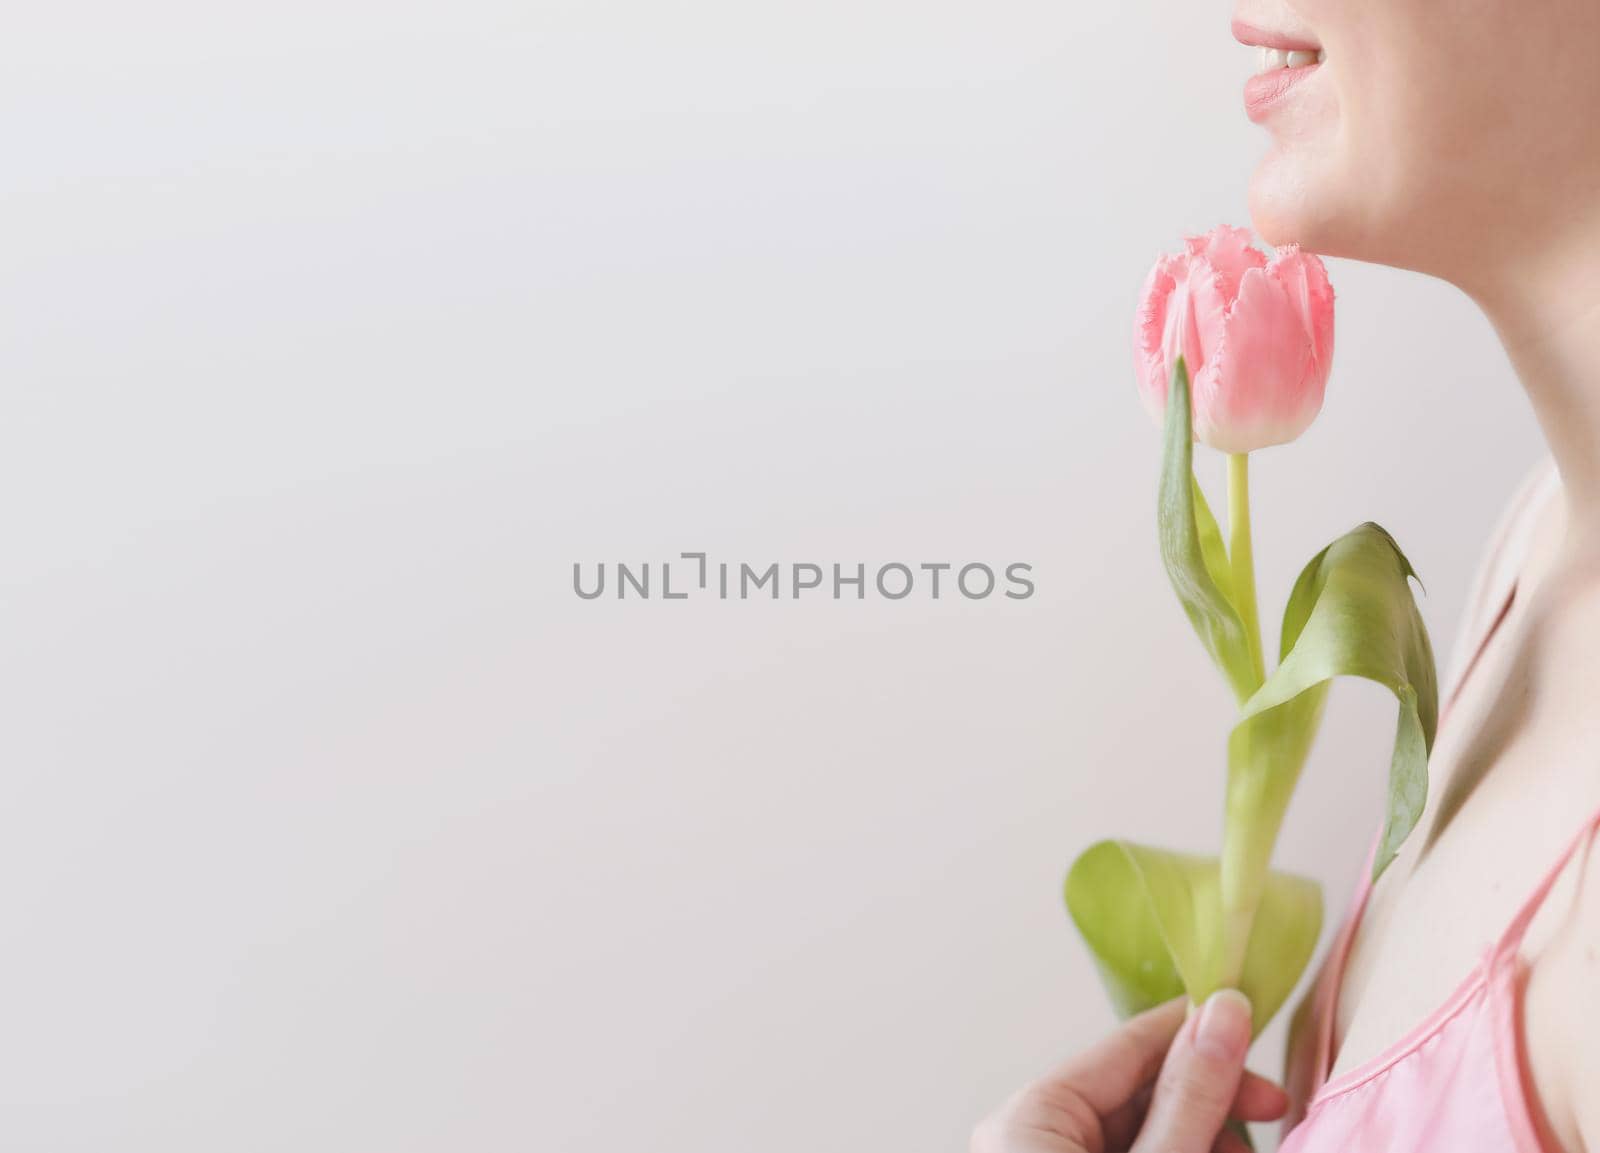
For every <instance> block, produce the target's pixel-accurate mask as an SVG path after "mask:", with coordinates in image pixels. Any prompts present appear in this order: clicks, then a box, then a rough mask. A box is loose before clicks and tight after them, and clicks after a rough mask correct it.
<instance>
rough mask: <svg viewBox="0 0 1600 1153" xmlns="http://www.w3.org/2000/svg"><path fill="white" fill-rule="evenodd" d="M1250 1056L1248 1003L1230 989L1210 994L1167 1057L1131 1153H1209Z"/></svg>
mask: <svg viewBox="0 0 1600 1153" xmlns="http://www.w3.org/2000/svg"><path fill="white" fill-rule="evenodd" d="M1249 1050H1250V1002H1249V1000H1247V999H1246V998H1245V995H1244V994H1243V993H1239V992H1235V991H1234V990H1232V989H1224V990H1222V991H1221V992H1219V993H1213V994H1212V995H1211V997H1210V998H1209V999H1208V1000H1207V1001H1206V1003H1205V1005H1204V1006H1202V1007H1201V1009H1200V1010H1199V1012H1197V1013H1195V1014H1193V1015H1192V1016H1191V1018H1190V1019H1189V1021H1188V1022H1186V1023H1185V1024H1184V1026H1183V1028H1182V1029H1180V1030H1178V1035H1177V1037H1176V1038H1175V1039H1174V1040H1173V1042H1172V1048H1171V1049H1169V1050H1168V1051H1167V1058H1166V1061H1165V1062H1164V1063H1163V1064H1162V1066H1161V1075H1160V1077H1158V1078H1157V1079H1156V1089H1155V1095H1154V1096H1153V1097H1152V1098H1151V1101H1150V1112H1149V1114H1148V1115H1147V1116H1146V1118H1145V1123H1144V1128H1143V1129H1141V1130H1140V1131H1139V1139H1138V1140H1137V1141H1136V1142H1134V1145H1133V1153H1209V1150H1210V1149H1211V1146H1212V1143H1213V1142H1215V1141H1216V1139H1217V1133H1218V1132H1219V1131H1220V1130H1221V1129H1222V1126H1223V1124H1224V1123H1225V1122H1226V1121H1227V1119H1228V1110H1229V1109H1230V1108H1231V1107H1232V1105H1233V1099H1234V1096H1235V1095H1236V1094H1237V1093H1238V1092H1239V1079H1240V1078H1241V1077H1243V1076H1244V1058H1245V1054H1246V1053H1247V1052H1249Z"/></svg>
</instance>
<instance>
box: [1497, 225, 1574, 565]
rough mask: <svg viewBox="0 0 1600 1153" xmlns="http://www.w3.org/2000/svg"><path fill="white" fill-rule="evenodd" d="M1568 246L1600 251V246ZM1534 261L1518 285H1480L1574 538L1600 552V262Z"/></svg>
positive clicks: (1570, 543) (1571, 546)
mask: <svg viewBox="0 0 1600 1153" xmlns="http://www.w3.org/2000/svg"><path fill="white" fill-rule="evenodd" d="M1566 251H1569V252H1571V251H1588V252H1600V245H1595V246H1588V245H1585V246H1582V247H1581V248H1578V247H1574V248H1568V249H1566ZM1551 264H1552V266H1551V267H1546V268H1545V269H1544V270H1543V272H1542V274H1541V270H1540V268H1539V266H1538V263H1537V262H1535V261H1532V260H1527V261H1525V262H1523V263H1522V264H1521V266H1520V267H1519V268H1517V269H1516V270H1515V271H1516V273H1517V274H1518V275H1517V276H1516V277H1515V279H1514V282H1513V283H1507V284H1505V285H1503V286H1500V288H1499V290H1491V291H1474V292H1471V295H1472V296H1473V298H1474V299H1475V300H1476V301H1477V302H1478V304H1479V306H1480V307H1482V308H1483V310H1484V312H1485V313H1486V314H1487V315H1488V317H1489V319H1490V321H1491V322H1492V323H1493V324H1494V326H1495V329H1496V331H1497V332H1498V333H1499V335H1500V339H1501V342H1502V343H1503V344H1504V345H1505V349H1506V354H1507V355H1508V356H1509V357H1510V359H1511V367H1512V368H1513V370H1514V371H1515V372H1516V374H1517V378H1518V380H1519V381H1520V382H1521V384H1522V388H1523V391H1524V392H1526V393H1527V395H1528V400H1529V402H1530V403H1531V404H1532V405H1533V411H1534V416H1535V418H1536V419H1537V420H1538V422H1539V427H1540V428H1541V429H1542V430H1543V432H1544V438H1545V442H1546V443H1547V444H1548V445H1549V447H1550V453H1551V455H1552V456H1553V457H1554V458H1555V463H1556V468H1557V470H1558V471H1559V472H1560V474H1561V483H1562V488H1563V490H1564V492H1565V496H1566V506H1567V507H1566V537H1567V540H1566V544H1567V547H1568V548H1569V549H1572V550H1574V551H1576V552H1577V553H1579V554H1588V555H1593V554H1594V553H1596V552H1600V260H1595V261H1591V262H1589V264H1588V266H1587V267H1585V266H1583V265H1581V264H1578V263H1575V262H1571V261H1555V262H1551Z"/></svg>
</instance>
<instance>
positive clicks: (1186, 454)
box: [1156, 356, 1256, 701]
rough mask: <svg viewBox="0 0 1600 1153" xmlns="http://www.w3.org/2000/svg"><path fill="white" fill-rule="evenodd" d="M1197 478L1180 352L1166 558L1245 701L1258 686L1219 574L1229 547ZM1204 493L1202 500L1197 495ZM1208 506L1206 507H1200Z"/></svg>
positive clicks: (1164, 470)
mask: <svg viewBox="0 0 1600 1153" xmlns="http://www.w3.org/2000/svg"><path fill="white" fill-rule="evenodd" d="M1199 493H1200V489H1199V485H1198V484H1196V483H1195V479H1194V434H1193V431H1192V425H1191V421H1190V411H1189V370H1188V369H1187V368H1186V367H1185V366H1184V363H1183V358H1182V357H1181V356H1180V357H1179V358H1178V360H1177V363H1176V364H1174V365H1173V367H1172V382H1171V385H1170V387H1169V388H1168V389H1167V413H1166V420H1165V424H1164V426H1163V448H1162V460H1161V486H1160V493H1159V498H1158V503H1157V508H1156V525H1157V529H1158V533H1159V536H1160V540H1161V560H1162V562H1163V563H1164V564H1165V565H1166V567H1167V578H1168V579H1169V580H1170V581H1171V582H1172V590H1173V591H1174V592H1175V593H1177V594H1178V602H1179V603H1180V604H1181V605H1183V611H1184V612H1185V613H1186V614H1187V615H1188V617H1189V623H1190V624H1192V625H1193V626H1194V631H1195V632H1196V633H1197V634H1199V637H1200V642H1201V643H1202V644H1203V645H1205V647H1206V652H1208V653H1210V654H1211V659H1212V661H1213V662H1214V663H1215V664H1216V666H1217V667H1218V668H1219V669H1221V670H1222V674H1223V676H1225V677H1227V678H1228V684H1229V685H1230V686H1231V687H1232V689H1233V693H1234V696H1235V697H1237V698H1238V699H1239V700H1241V701H1243V700H1245V699H1246V698H1247V697H1249V695H1250V693H1251V692H1252V691H1253V690H1254V689H1255V687H1256V686H1255V678H1254V674H1253V669H1252V665H1251V661H1250V650H1249V642H1248V641H1247V640H1246V639H1245V630H1244V623H1243V621H1241V620H1240V618H1239V613H1238V611H1237V610H1236V609H1235V608H1234V607H1233V603H1232V601H1230V600H1229V598H1228V594H1227V593H1226V591H1225V589H1226V588H1227V586H1228V581H1227V580H1226V578H1224V579H1223V580H1221V581H1220V582H1219V580H1218V579H1217V576H1216V575H1215V574H1216V572H1217V571H1218V570H1217V567H1216V566H1217V565H1218V563H1219V560H1220V562H1221V566H1222V567H1221V570H1220V571H1223V572H1226V569H1227V562H1226V553H1225V552H1224V550H1223V547H1222V534H1221V533H1220V532H1219V531H1218V529H1217V522H1216V519H1215V518H1214V517H1213V516H1212V515H1211V510H1210V509H1209V508H1207V507H1205V498H1204V497H1203V496H1200V495H1199ZM1197 497H1198V498H1199V499H1198V500H1197V499H1196V498H1197ZM1202 508H1203V509H1204V511H1203V512H1201V511H1200V510H1201V509H1202Z"/></svg>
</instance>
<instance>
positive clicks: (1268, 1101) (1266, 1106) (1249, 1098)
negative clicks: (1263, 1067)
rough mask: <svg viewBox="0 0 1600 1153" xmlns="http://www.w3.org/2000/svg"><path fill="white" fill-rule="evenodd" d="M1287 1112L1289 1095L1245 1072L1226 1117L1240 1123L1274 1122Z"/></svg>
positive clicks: (1255, 1075) (1257, 1076)
mask: <svg viewBox="0 0 1600 1153" xmlns="http://www.w3.org/2000/svg"><path fill="white" fill-rule="evenodd" d="M1288 1111H1289V1094H1287V1093H1285V1092H1284V1091H1283V1090H1282V1089H1280V1088H1279V1087H1278V1086H1277V1085H1275V1084H1274V1083H1273V1082H1271V1081H1268V1080H1267V1079H1266V1078H1265V1077H1262V1076H1260V1075H1258V1074H1255V1073H1252V1072H1250V1071H1249V1070H1248V1069H1246V1070H1245V1074H1244V1076H1243V1077H1242V1078H1241V1079H1240V1081H1239V1092H1238V1093H1236V1094H1235V1095H1234V1098H1233V1109H1232V1110H1231V1111H1230V1112H1229V1114H1228V1116H1230V1117H1234V1118H1236V1119H1238V1120H1240V1121H1276V1120H1278V1119H1279V1118H1281V1117H1282V1116H1283V1115H1284V1114H1285V1113H1287V1112H1288Z"/></svg>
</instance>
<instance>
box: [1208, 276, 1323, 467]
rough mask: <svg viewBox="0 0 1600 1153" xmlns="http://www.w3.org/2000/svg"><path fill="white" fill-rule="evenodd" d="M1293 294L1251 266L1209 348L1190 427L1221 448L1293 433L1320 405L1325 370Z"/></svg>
mask: <svg viewBox="0 0 1600 1153" xmlns="http://www.w3.org/2000/svg"><path fill="white" fill-rule="evenodd" d="M1292 295H1293V294H1292V293H1291V292H1290V291H1288V290H1286V289H1285V287H1284V285H1283V284H1282V283H1281V282H1280V281H1279V280H1278V279H1277V278H1275V277H1274V276H1272V275H1271V274H1270V273H1269V272H1268V271H1265V270H1261V269H1252V270H1249V271H1247V272H1246V273H1245V274H1244V276H1243V277H1242V278H1241V280H1240V282H1239V296H1238V299H1237V300H1236V301H1235V302H1234V305H1233V308H1232V310H1231V311H1230V313H1229V314H1228V317H1227V320H1226V323H1225V325H1224V327H1223V334H1222V341H1221V344H1220V346H1219V347H1218V348H1217V350H1216V352H1215V355H1214V356H1213V357H1212V358H1211V360H1209V361H1208V362H1207V363H1206V365H1205V368H1204V369H1203V370H1202V371H1201V373H1200V374H1198V375H1197V376H1196V378H1195V388H1194V408H1195V429H1196V433H1197V435H1198V436H1199V438H1200V439H1201V440H1202V441H1204V442H1205V443H1206V444H1209V445H1211V446H1212V447H1213V448H1217V449H1220V450H1221V451H1223V452H1252V451H1254V450H1255V449H1258V448H1266V447H1267V446H1269V445H1274V444H1284V443H1286V442H1288V441H1291V440H1293V439H1295V438H1296V437H1297V436H1299V435H1300V434H1301V433H1302V432H1304V431H1305V430H1306V427H1307V426H1308V425H1310V423H1311V422H1312V420H1314V419H1315V418H1316V415H1317V413H1318V412H1319V411H1320V410H1321V408H1322V394H1323V388H1324V385H1325V384H1326V382H1327V373H1326V372H1325V371H1322V370H1321V367H1320V366H1319V365H1318V363H1317V358H1316V356H1315V353H1314V350H1313V346H1312V340H1311V335H1310V333H1308V332H1307V330H1306V327H1305V324H1304V323H1303V322H1302V320H1301V315H1302V314H1301V312H1300V309H1299V306H1298V305H1297V303H1296V301H1295V300H1294V299H1293V298H1292Z"/></svg>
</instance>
